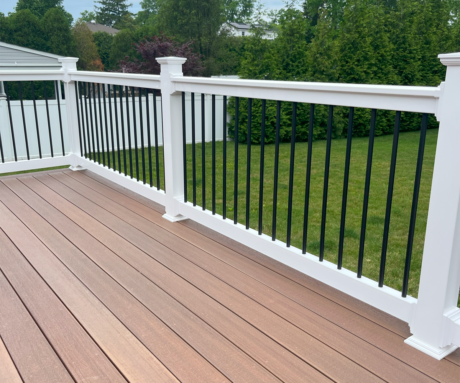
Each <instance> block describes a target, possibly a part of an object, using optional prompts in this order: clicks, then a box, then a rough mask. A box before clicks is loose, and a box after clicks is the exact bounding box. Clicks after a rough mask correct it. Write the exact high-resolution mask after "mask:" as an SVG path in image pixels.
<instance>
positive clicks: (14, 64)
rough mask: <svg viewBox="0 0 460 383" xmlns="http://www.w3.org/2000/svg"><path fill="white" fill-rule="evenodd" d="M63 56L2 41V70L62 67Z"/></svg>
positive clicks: (0, 52) (0, 58) (0, 55)
mask: <svg viewBox="0 0 460 383" xmlns="http://www.w3.org/2000/svg"><path fill="white" fill-rule="evenodd" d="M63 57H64V56H59V55H55V54H52V53H48V52H41V51H37V50H35V49H30V48H24V47H20V46H18V45H13V44H7V43H4V42H0V70H20V69H24V70H33V69H40V70H46V69H50V70H55V69H61V68H62V64H61V63H60V62H59V61H58V60H59V59H60V58H63Z"/></svg>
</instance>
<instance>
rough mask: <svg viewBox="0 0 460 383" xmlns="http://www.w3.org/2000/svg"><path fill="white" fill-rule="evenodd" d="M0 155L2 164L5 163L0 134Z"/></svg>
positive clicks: (0, 135)
mask: <svg viewBox="0 0 460 383" xmlns="http://www.w3.org/2000/svg"><path fill="white" fill-rule="evenodd" d="M0 154H1V156H2V163H5V155H4V154H3V141H2V134H1V133H0Z"/></svg>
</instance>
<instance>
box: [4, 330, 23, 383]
mask: <svg viewBox="0 0 460 383" xmlns="http://www.w3.org/2000/svg"><path fill="white" fill-rule="evenodd" d="M0 382H8V383H22V379H21V376H20V375H19V372H18V370H17V369H16V366H15V365H14V362H13V360H12V359H11V357H10V354H9V353H8V350H7V349H6V346H5V344H4V343H3V341H2V338H1V337H0Z"/></svg>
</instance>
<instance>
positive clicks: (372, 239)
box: [117, 130, 438, 296]
mask: <svg viewBox="0 0 460 383" xmlns="http://www.w3.org/2000/svg"><path fill="white" fill-rule="evenodd" d="M437 133H438V131H437V130H429V131H428V133H427V140H426V148H425V157H424V163H423V174H422V182H421V188H420V197H419V206H418V214H417V225H416V230H415V238H414V248H413V256H412V266H411V274H410V283H409V294H410V295H412V296H417V292H418V284H419V279H420V268H421V260H422V251H423V243H424V237H425V227H426V220H427V213H428V202H429V197H430V190H431V179H432V173H433V164H434V155H435V149H436V140H437ZM419 135H420V133H419V132H408V133H402V134H401V135H400V140H399V150H398V160H397V165H396V177H395V188H394V196H393V206H392V212H391V225H390V235H389V242H388V253H387V267H386V275H385V285H387V286H390V287H393V288H395V289H397V290H399V291H400V290H401V289H402V280H403V272H404V261H405V256H406V247H407V236H408V230H409V219H410V209H411V203H412V194H413V186H414V178H415V166H416V161H417V152H418V144H419ZM392 140H393V136H382V137H377V138H376V139H375V147H374V156H373V166H372V177H371V187H370V199H369V210H368V221H367V230H366V242H365V253H364V268H363V274H364V275H365V276H366V277H368V278H371V279H373V280H377V279H378V275H379V267H380V255H381V248H382V237H383V225H384V220H385V207H386V198H387V188H388V176H389V169H390V158H391V148H392ZM307 145H308V144H307V143H306V142H305V143H296V152H295V171H294V194H293V219H292V240H291V241H292V242H291V243H292V246H295V247H297V248H301V246H302V232H303V210H304V198H305V172H306V161H307V151H308V150H307ZM211 149H212V146H211V143H207V144H205V150H206V156H205V158H206V208H207V209H211V201H212V195H211V182H212V178H211V175H212V158H211ZM251 150H252V157H251V185H250V195H251V197H250V227H251V228H253V229H258V211H259V169H260V168H259V165H260V146H257V145H253V146H252V147H251ZM345 150H346V139H336V140H333V141H332V154H331V165H330V178H329V194H328V205H327V220H326V222H327V224H326V240H325V259H326V260H328V261H330V262H333V263H337V253H338V242H339V229H340V215H341V207H342V191H343V176H344V174H343V173H344V163H345ZM367 150H368V138H367V137H365V138H353V144H352V153H351V166H350V182H349V193H348V205H347V206H348V208H347V219H346V229H345V242H344V259H343V267H345V268H347V269H349V270H353V271H356V270H357V263H358V251H359V239H360V229H361V215H362V204H363V194H364V178H365V172H366V163H367ZM246 151H247V146H246V145H242V144H240V145H239V161H238V174H239V182H238V222H240V223H242V224H244V223H245V217H246V165H247V156H246ZM274 152H275V146H274V145H267V146H266V147H265V172H264V201H263V205H264V207H263V228H262V231H263V233H265V234H268V235H271V230H272V211H273V175H274ZM325 153H326V142H325V141H316V142H314V143H313V151H312V157H313V162H312V176H311V191H310V215H309V221H308V243H307V251H308V252H310V253H312V254H315V255H318V254H319V244H320V225H321V209H322V198H323V181H324V162H325ZM138 155H139V158H142V153H141V150H139V152H138ZM159 156H160V176H161V181H160V184H161V188H162V189H164V177H163V161H162V160H163V153H162V148H159ZM122 158H123V157H122ZM134 158H135V156H134V151H133V161H134ZM145 158H146V168H147V171H146V173H147V176H146V178H147V180H146V181H147V183H148V182H149V179H148V178H149V177H148V161H147V150H145ZM153 158H155V157H154V152H153ZM216 158H217V166H216V173H217V179H216V205H217V208H216V211H217V213H218V214H222V191H223V181H222V174H223V165H222V162H223V161H222V158H223V143H222V142H219V143H217V144H216ZM289 159H290V144H281V145H280V163H279V184H278V213H277V239H279V240H281V241H283V242H285V241H286V230H287V207H288V190H289ZM127 161H128V174H129V173H130V171H129V155H128V152H127ZM122 162H123V160H122ZM196 163H197V170H196V171H197V173H196V174H197V204H198V205H201V200H202V188H201V182H202V176H201V170H202V169H201V144H197V145H196ZM187 164H188V169H187V170H188V200H189V201H191V200H192V185H193V183H192V150H191V145H188V146H187ZM117 166H118V165H117ZM154 170H155V169H153V179H154V181H153V184H154V185H156V173H155V171H154ZM133 173H134V174H136V169H135V166H134V167H133ZM140 175H141V179H142V166H140ZM233 180H234V142H228V143H227V217H229V218H231V219H233V212H234V206H233V186H234V184H233Z"/></svg>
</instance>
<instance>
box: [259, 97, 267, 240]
mask: <svg viewBox="0 0 460 383" xmlns="http://www.w3.org/2000/svg"><path fill="white" fill-rule="evenodd" d="M266 110H267V101H266V100H262V126H261V132H260V176H259V235H262V216H263V209H264V168H265V114H266Z"/></svg>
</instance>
